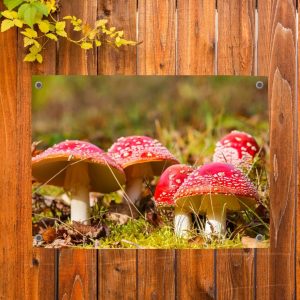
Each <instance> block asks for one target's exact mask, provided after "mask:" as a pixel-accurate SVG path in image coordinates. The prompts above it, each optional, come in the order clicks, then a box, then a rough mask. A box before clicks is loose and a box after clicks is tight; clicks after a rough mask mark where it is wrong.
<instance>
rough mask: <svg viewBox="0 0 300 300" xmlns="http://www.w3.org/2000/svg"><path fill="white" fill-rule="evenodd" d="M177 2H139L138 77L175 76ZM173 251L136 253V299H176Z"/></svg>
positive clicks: (140, 251)
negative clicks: (140, 42)
mask: <svg viewBox="0 0 300 300" xmlns="http://www.w3.org/2000/svg"><path fill="white" fill-rule="evenodd" d="M175 12H176V2H175V0H170V1H159V0H154V1H146V0H140V1H138V40H139V41H142V44H141V45H140V46H139V47H138V51H137V60H138V62H137V64H138V65H137V72H138V74H139V75H150V74H155V75H174V74H175V71H176V69H175V61H176V57H175V29H176V28H175ZM174 265H175V251H174V250H138V272H137V284H138V285H137V288H138V292H137V298H138V299H174V298H175V267H174Z"/></svg>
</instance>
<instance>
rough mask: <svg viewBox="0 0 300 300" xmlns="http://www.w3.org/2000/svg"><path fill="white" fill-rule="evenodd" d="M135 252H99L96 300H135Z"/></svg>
mask: <svg viewBox="0 0 300 300" xmlns="http://www.w3.org/2000/svg"><path fill="white" fill-rule="evenodd" d="M136 251H137V250H117V249H116V250H115V249H114V250H99V252H98V261H99V263H98V299H103V300H115V299H128V300H131V299H136V295H137V286H136V282H137V279H136V276H137V263H136V262H137V261H136V255H137V254H136Z"/></svg>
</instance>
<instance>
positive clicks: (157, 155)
mask: <svg viewBox="0 0 300 300" xmlns="http://www.w3.org/2000/svg"><path fill="white" fill-rule="evenodd" d="M107 153H108V154H109V155H110V156H111V157H112V158H113V159H114V160H115V161H116V162H117V163H118V164H119V165H120V166H121V167H122V168H123V169H124V171H125V173H126V175H127V176H129V175H131V176H132V177H152V176H159V175H160V174H161V173H162V171H163V170H165V169H166V168H167V167H169V166H171V165H174V164H178V163H179V161H178V160H177V159H176V158H175V156H174V155H173V154H171V153H170V152H169V150H168V149H167V148H166V147H164V146H163V145H162V144H161V143H160V142H159V141H158V140H155V139H152V138H150V137H147V136H128V137H121V138H119V139H118V140H117V141H116V142H115V143H114V144H113V145H112V146H111V147H110V148H109V149H108V152H107Z"/></svg>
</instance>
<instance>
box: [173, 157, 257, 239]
mask: <svg viewBox="0 0 300 300" xmlns="http://www.w3.org/2000/svg"><path fill="white" fill-rule="evenodd" d="M174 199H175V205H176V207H175V233H176V234H177V235H179V236H188V232H189V230H190V229H191V226H192V224H191V213H195V214H200V213H202V214H206V219H207V221H206V224H205V232H206V233H207V234H208V235H211V234H212V233H216V234H224V233H225V232H226V212H227V211H242V210H245V209H247V208H254V206H255V205H256V204H257V200H258V193H257V190H256V188H255V187H254V185H253V184H252V182H251V181H250V180H249V179H248V178H247V177H246V176H245V175H244V174H243V173H242V172H241V171H240V170H239V169H237V168H235V167H234V166H233V165H230V164H225V163H218V162H214V163H209V164H206V165H204V166H202V167H199V168H197V169H196V170H195V171H194V172H193V173H191V174H190V175H189V176H188V178H187V179H186V180H185V181H184V183H183V184H182V185H181V186H180V188H179V189H178V191H177V192H176V194H175V196H174Z"/></svg>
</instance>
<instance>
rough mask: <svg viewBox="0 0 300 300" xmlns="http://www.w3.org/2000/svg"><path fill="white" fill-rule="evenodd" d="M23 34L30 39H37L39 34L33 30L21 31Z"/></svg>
mask: <svg viewBox="0 0 300 300" xmlns="http://www.w3.org/2000/svg"><path fill="white" fill-rule="evenodd" d="M21 34H23V35H25V36H27V37H29V38H36V37H37V32H36V31H35V30H33V29H31V28H26V29H25V31H21Z"/></svg>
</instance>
